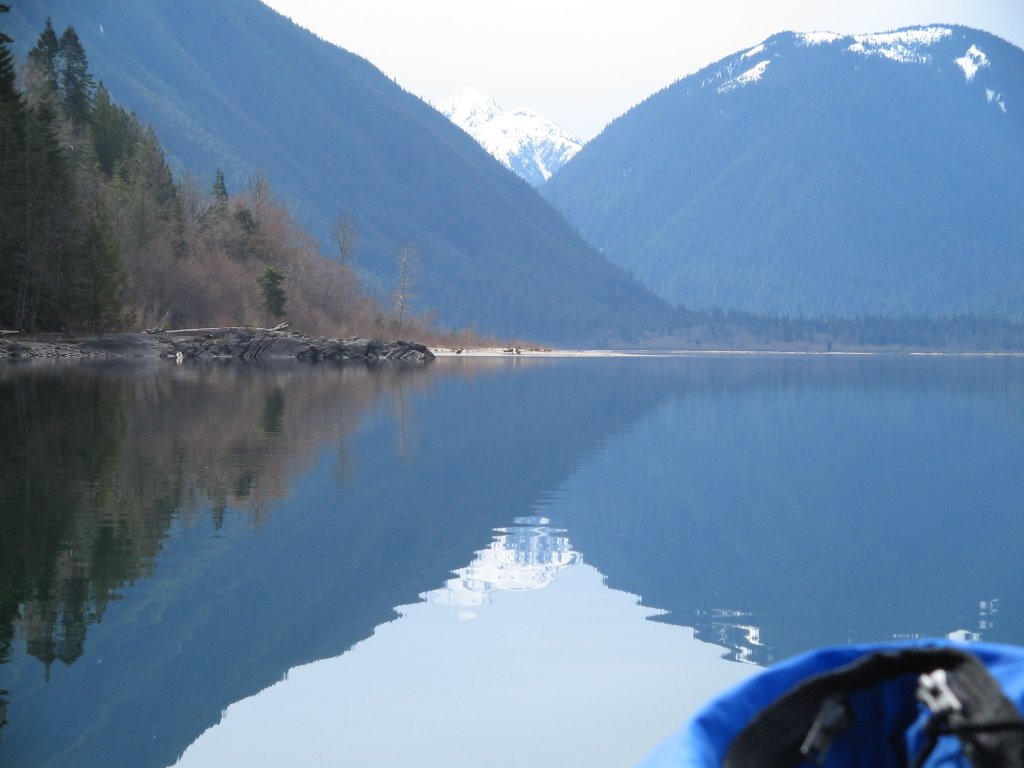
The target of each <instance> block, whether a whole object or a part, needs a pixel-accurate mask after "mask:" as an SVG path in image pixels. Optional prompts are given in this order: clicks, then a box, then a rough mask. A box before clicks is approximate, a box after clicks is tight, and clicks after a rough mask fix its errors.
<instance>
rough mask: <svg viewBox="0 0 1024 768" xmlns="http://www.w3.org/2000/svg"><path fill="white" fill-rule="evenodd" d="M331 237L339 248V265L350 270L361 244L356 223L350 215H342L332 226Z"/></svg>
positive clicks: (339, 215)
mask: <svg viewBox="0 0 1024 768" xmlns="http://www.w3.org/2000/svg"><path fill="white" fill-rule="evenodd" d="M331 235H332V236H333V237H334V243H335V245H336V246H337V248H338V263H339V264H341V266H343V267H345V268H346V269H348V268H349V267H350V265H351V263H352V256H353V255H354V254H355V250H356V247H357V246H358V244H359V237H358V234H357V232H356V221H355V219H354V218H352V215H351V214H349V213H340V214H338V218H336V219H335V220H334V224H333V225H331Z"/></svg>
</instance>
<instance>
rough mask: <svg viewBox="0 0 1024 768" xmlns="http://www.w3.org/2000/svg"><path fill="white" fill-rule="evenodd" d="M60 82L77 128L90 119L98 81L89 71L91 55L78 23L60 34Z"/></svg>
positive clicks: (69, 117) (62, 94) (64, 99)
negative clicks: (82, 38) (87, 52)
mask: <svg viewBox="0 0 1024 768" xmlns="http://www.w3.org/2000/svg"><path fill="white" fill-rule="evenodd" d="M58 51H59V53H58V65H59V70H58V74H59V86H60V94H61V100H62V103H63V106H64V114H65V116H66V117H67V118H68V120H70V121H71V125H72V127H73V128H74V129H76V130H79V129H81V128H82V127H83V126H85V125H86V124H87V123H88V122H89V118H90V115H91V114H92V105H93V98H94V95H95V91H96V83H95V81H94V80H93V78H92V75H91V74H90V73H89V59H88V58H87V57H86V55H85V48H83V47H82V42H81V40H79V39H78V33H77V32H75V28H74V27H70V26H69V27H68V28H67V29H65V30H64V33H63V34H62V35H61V36H60V42H59V49H58Z"/></svg>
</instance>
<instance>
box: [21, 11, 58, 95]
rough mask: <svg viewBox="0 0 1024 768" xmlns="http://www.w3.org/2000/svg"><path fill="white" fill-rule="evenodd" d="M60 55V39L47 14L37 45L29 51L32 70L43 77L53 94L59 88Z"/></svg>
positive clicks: (43, 82)
mask: <svg viewBox="0 0 1024 768" xmlns="http://www.w3.org/2000/svg"><path fill="white" fill-rule="evenodd" d="M59 57H60V40H58V39H57V33H56V32H54V31H53V22H52V21H51V20H50V17H49V16H47V17H46V27H45V29H43V32H42V34H41V35H39V39H38V40H37V41H36V44H35V46H33V48H32V50H31V51H29V52H28V63H29V68H30V70H31V71H32V72H33V73H34V74H35V75H36V76H38V77H40V78H41V79H42V84H43V85H45V86H46V88H47V90H49V91H50V92H51V93H53V94H56V93H57V91H58V90H59V79H58V77H57V68H58V61H57V60H58V58H59Z"/></svg>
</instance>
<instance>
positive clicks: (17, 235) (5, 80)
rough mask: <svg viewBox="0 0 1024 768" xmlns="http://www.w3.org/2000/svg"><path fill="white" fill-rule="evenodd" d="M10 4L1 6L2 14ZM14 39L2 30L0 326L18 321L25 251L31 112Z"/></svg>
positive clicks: (0, 79)
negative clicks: (27, 125)
mask: <svg viewBox="0 0 1024 768" xmlns="http://www.w3.org/2000/svg"><path fill="white" fill-rule="evenodd" d="M8 10H9V7H8V6H6V5H0V13H7V12H8ZM11 42H13V40H12V39H11V38H10V37H8V36H7V35H5V34H4V33H3V32H2V31H0V326H4V327H7V326H11V325H14V324H15V318H14V316H15V308H16V305H17V297H18V281H17V275H18V269H17V264H18V262H20V260H21V257H22V255H23V253H24V238H23V234H24V228H23V227H22V226H21V223H22V222H23V221H24V214H25V163H24V159H25V122H26V119H27V117H28V113H27V110H26V107H25V101H24V99H23V98H22V95H21V93H20V92H19V90H18V87H17V78H16V75H15V69H14V57H13V55H12V54H11V51H10V49H9V48H8V45H9V44H10V43H11Z"/></svg>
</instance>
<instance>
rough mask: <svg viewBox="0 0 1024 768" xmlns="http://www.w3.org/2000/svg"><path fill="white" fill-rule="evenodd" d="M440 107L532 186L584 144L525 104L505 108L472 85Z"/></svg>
mask: <svg viewBox="0 0 1024 768" xmlns="http://www.w3.org/2000/svg"><path fill="white" fill-rule="evenodd" d="M437 109H438V111H439V112H441V113H442V114H443V115H445V117H447V118H448V119H449V120H451V121H452V122H453V123H455V124H456V125H458V126H459V127H460V128H462V129H463V130H464V131H466V133H468V134H469V135H470V136H472V137H473V138H474V139H476V140H477V141H478V142H479V143H480V145H481V146H483V148H484V149H486V150H487V151H488V152H489V153H490V154H491V155H493V156H494V157H495V158H497V160H498V161H499V162H501V163H502V165H504V166H505V167H506V168H509V169H510V170H512V171H514V172H515V173H517V174H518V175H519V176H521V177H522V178H524V179H525V180H526V181H528V182H529V183H530V184H532V185H533V186H539V185H540V184H543V183H544V182H545V181H547V180H548V179H549V178H551V176H552V175H553V174H554V173H555V172H556V171H557V170H558V169H559V168H561V167H562V166H563V165H565V164H566V163H567V162H569V160H571V159H572V158H573V156H574V155H575V154H576V153H577V152H579V151H580V149H582V147H583V142H581V141H580V140H579V138H577V137H576V136H574V135H573V134H572V133H570V132H569V131H567V130H565V129H564V128H562V127H561V126H559V125H557V124H556V123H553V122H552V121H551V120H548V119H547V118H546V117H544V116H543V115H539V114H537V113H536V112H534V111H533V110H530V109H526V108H522V107H521V108H519V109H513V110H511V111H508V112H506V111H504V110H503V109H502V108H501V107H500V106H499V105H498V104H497V102H495V101H494V99H492V98H491V97H490V96H487V95H485V94H483V93H480V92H479V91H476V90H473V89H472V88H463V89H462V90H461V91H459V92H458V93H456V94H455V95H454V96H449V97H448V98H447V99H444V100H443V101H441V103H439V104H438V105H437Z"/></svg>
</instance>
